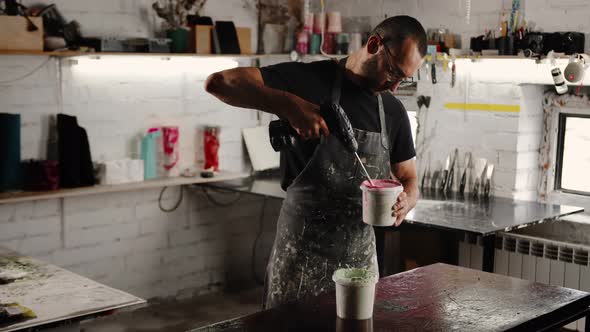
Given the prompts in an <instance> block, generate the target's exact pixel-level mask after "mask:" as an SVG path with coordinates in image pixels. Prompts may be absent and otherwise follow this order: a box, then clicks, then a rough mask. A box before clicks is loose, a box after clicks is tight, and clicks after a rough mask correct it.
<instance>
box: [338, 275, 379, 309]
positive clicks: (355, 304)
mask: <svg viewBox="0 0 590 332" xmlns="http://www.w3.org/2000/svg"><path fill="white" fill-rule="evenodd" d="M332 280H334V282H335V283H336V315H337V316H338V317H340V318H342V319H358V320H363V319H370V318H371V317H373V305H374V303H375V284H376V283H377V280H378V276H377V273H375V272H374V271H371V270H368V269H358V268H349V269H339V270H336V271H335V272H334V275H333V276H332Z"/></svg>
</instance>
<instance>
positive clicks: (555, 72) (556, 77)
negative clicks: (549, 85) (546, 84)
mask: <svg viewBox="0 0 590 332" xmlns="http://www.w3.org/2000/svg"><path fill="white" fill-rule="evenodd" d="M551 76H553V82H554V83H555V91H556V92H557V94H558V95H563V94H565V93H567V91H568V88H567V84H565V78H564V77H563V74H562V73H561V69H559V68H557V67H556V68H553V69H551Z"/></svg>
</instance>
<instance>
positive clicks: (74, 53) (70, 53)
mask: <svg viewBox="0 0 590 332" xmlns="http://www.w3.org/2000/svg"><path fill="white" fill-rule="evenodd" d="M1 55H23V56H27V55H29V56H52V57H57V58H71V57H100V56H145V57H184V58H187V57H188V58H230V59H239V58H245V59H256V58H258V59H260V58H272V57H287V58H289V54H287V53H276V54H194V53H125V52H77V51H63V52H44V51H2V50H0V56H1ZM345 56H346V55H341V54H329V57H330V58H341V57H345ZM303 59H313V60H315V59H326V56H324V55H321V54H306V55H304V56H303Z"/></svg>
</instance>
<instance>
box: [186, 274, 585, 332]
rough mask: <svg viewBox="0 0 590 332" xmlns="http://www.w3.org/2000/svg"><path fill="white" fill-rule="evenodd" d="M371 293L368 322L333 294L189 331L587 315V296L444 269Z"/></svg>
mask: <svg viewBox="0 0 590 332" xmlns="http://www.w3.org/2000/svg"><path fill="white" fill-rule="evenodd" d="M376 287H377V292H376V299H375V304H374V311H373V317H372V318H371V319H369V320H364V321H354V320H342V319H339V318H337V316H336V303H335V292H334V291H331V292H328V293H325V294H323V295H320V296H317V297H310V298H306V299H302V300H300V301H297V302H292V303H288V304H284V305H281V306H278V307H276V308H272V309H270V310H265V311H261V312H258V313H255V314H252V315H249V316H245V317H241V318H237V319H233V320H229V321H225V322H221V323H218V324H214V325H211V326H206V327H202V328H199V329H196V330H192V331H191V332H227V331H257V332H266V331H269V332H270V331H273V332H280V331H367V332H368V331H478V332H484V331H551V330H553V329H556V328H559V327H562V326H565V325H566V324H568V323H570V322H573V321H575V320H577V319H579V318H582V317H586V316H587V315H588V314H589V313H590V310H589V305H590V293H586V292H582V291H577V290H572V289H567V288H563V287H556V286H549V285H542V284H536V283H532V282H530V281H526V280H522V279H516V278H511V277H506V276H502V275H497V274H492V273H487V272H482V271H477V270H471V269H466V268H462V267H458V266H452V265H446V264H442V263H439V264H434V265H429V266H426V267H421V268H417V269H414V270H411V271H408V272H403V273H399V274H396V275H393V276H389V277H386V278H382V279H381V280H379V282H378V283H377V286H376ZM586 322H587V323H586V324H587V326H586V331H589V326H588V325H590V324H588V322H590V319H586Z"/></svg>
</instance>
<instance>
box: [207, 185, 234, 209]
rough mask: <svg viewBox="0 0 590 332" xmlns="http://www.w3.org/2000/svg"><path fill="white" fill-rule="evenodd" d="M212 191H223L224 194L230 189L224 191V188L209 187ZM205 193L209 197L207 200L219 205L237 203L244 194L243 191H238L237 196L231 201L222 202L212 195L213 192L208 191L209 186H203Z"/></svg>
mask: <svg viewBox="0 0 590 332" xmlns="http://www.w3.org/2000/svg"><path fill="white" fill-rule="evenodd" d="M209 189H210V190H212V191H216V192H218V193H223V194H227V193H228V191H224V190H220V189H215V188H209ZM203 193H204V194H205V197H207V200H208V201H209V202H211V203H213V204H214V205H217V206H230V205H233V204H234V203H237V202H238V201H239V200H240V199H242V194H241V193H236V194H237V195H236V198H235V199H234V200H231V201H229V202H220V201H218V200H217V199H215V198H213V196H211V194H209V192H208V191H207V188H205V187H203Z"/></svg>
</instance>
